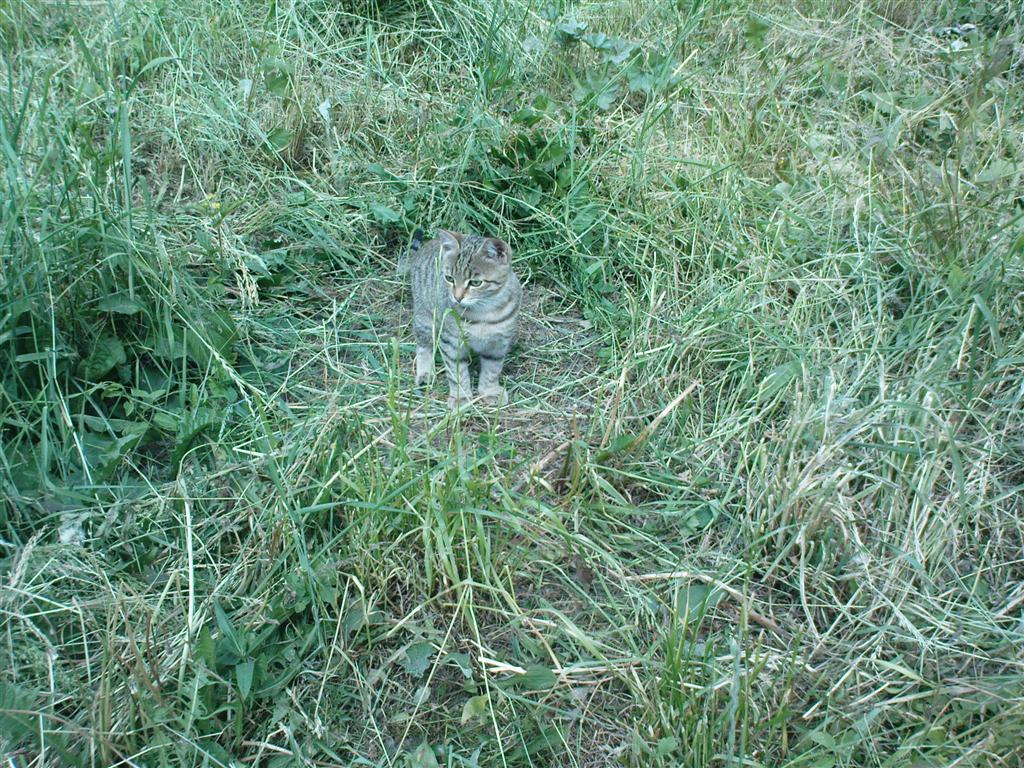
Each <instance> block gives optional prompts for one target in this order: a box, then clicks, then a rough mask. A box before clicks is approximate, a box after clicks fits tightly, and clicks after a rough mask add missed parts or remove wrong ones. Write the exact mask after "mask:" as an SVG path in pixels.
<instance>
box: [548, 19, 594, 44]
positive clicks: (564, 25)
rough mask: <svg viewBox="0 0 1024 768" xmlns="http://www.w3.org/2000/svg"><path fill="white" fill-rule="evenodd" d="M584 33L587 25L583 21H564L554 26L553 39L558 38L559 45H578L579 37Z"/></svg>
mask: <svg viewBox="0 0 1024 768" xmlns="http://www.w3.org/2000/svg"><path fill="white" fill-rule="evenodd" d="M586 31H587V23H586V22H585V21H577V20H576V19H566V20H565V21H561V22H559V23H558V24H555V37H556V38H558V41H559V42H560V43H566V44H570V43H578V42H579V41H580V36H581V35H582V34H583V33H584V32H586Z"/></svg>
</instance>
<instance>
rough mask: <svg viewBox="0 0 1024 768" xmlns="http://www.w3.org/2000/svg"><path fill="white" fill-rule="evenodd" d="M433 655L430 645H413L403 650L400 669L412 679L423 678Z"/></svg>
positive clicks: (432, 647)
mask: <svg viewBox="0 0 1024 768" xmlns="http://www.w3.org/2000/svg"><path fill="white" fill-rule="evenodd" d="M433 653H434V646H433V645H432V644H431V643H413V644H412V645H410V646H409V647H408V648H406V649H405V653H404V655H403V659H402V667H403V668H404V669H405V671H406V672H408V673H409V674H410V675H412V676H413V677H423V673H424V672H426V671H427V667H428V666H430V657H431V656H432V655H433Z"/></svg>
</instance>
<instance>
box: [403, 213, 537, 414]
mask: <svg viewBox="0 0 1024 768" xmlns="http://www.w3.org/2000/svg"><path fill="white" fill-rule="evenodd" d="M422 236H423V232H422V230H417V231H416V234H414V235H413V240H412V245H411V247H410V249H409V255H408V260H407V263H406V264H404V265H401V266H400V270H402V271H408V272H409V275H410V278H411V281H412V302H413V314H412V328H413V335H414V336H415V338H416V383H417V385H419V384H422V383H423V382H424V381H426V379H427V378H428V377H429V376H430V374H431V373H432V372H433V370H434V346H435V341H436V345H437V346H438V347H440V349H441V357H442V359H443V360H444V367H445V371H446V372H447V374H448V405H449V406H450V407H452V408H454V407H457V406H458V405H460V404H462V403H464V402H466V401H468V400H470V399H471V397H472V390H471V387H470V378H469V358H470V352H471V351H472V352H475V353H476V354H477V356H478V357H479V358H480V380H479V382H478V387H477V392H478V394H479V395H480V396H481V399H483V400H484V401H485V402H488V403H492V404H504V403H506V402H508V397H507V395H506V393H505V390H504V388H503V387H502V386H501V385H500V384H499V383H498V379H499V377H500V376H501V368H502V365H503V364H504V361H505V356H506V355H507V354H508V351H509V349H510V348H511V346H512V343H513V342H514V341H515V336H516V322H517V320H518V317H519V304H520V302H521V301H522V296H523V289H522V287H521V286H520V284H519V280H518V278H516V276H515V273H514V272H513V271H512V268H511V265H510V264H509V260H510V258H511V255H512V253H511V249H510V248H509V246H508V243H506V242H505V241H504V240H502V239H500V238H496V237H480V236H479V235H464V234H460V233H457V232H448V231H447V230H443V229H442V230H439V232H438V236H437V238H435V239H434V240H431V241H429V242H426V243H422V244H421V242H422Z"/></svg>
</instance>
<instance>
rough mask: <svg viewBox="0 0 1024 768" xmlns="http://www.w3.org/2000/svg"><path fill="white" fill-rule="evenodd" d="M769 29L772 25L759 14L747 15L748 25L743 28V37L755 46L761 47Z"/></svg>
mask: <svg viewBox="0 0 1024 768" xmlns="http://www.w3.org/2000/svg"><path fill="white" fill-rule="evenodd" d="M769 29H771V27H770V26H769V25H768V23H767V22H765V21H764V20H763V19H761V18H760V17H759V16H755V15H753V14H751V15H750V16H748V17H747V25H746V28H745V29H744V30H743V37H745V38H746V39H747V42H748V43H750V44H751V45H752V46H754V47H755V48H761V47H762V46H763V45H764V38H765V35H766V34H767V33H768V30H769Z"/></svg>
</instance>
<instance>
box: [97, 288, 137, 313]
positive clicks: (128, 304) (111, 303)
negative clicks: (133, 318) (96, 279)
mask: <svg viewBox="0 0 1024 768" xmlns="http://www.w3.org/2000/svg"><path fill="white" fill-rule="evenodd" d="M97 306H98V307H99V308H100V309H101V310H102V311H104V312H115V313H117V314H119V315H134V314H137V313H139V312H141V311H142V310H143V309H145V305H144V304H143V303H142V302H141V301H139V300H138V299H135V298H132V297H131V296H129V295H128V294H127V293H115V294H112V295H110V296H107V297H106V298H104V299H101V300H100V303H99V304H98V305H97Z"/></svg>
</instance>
